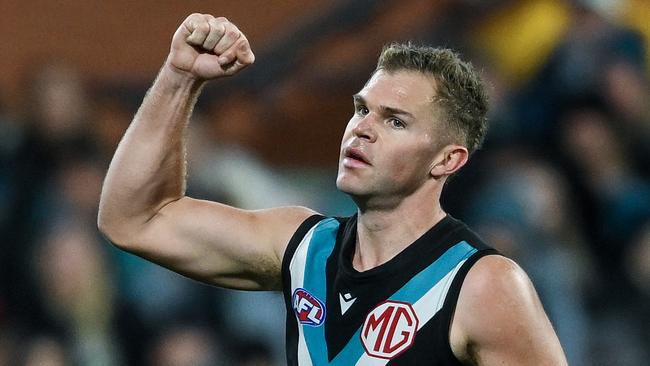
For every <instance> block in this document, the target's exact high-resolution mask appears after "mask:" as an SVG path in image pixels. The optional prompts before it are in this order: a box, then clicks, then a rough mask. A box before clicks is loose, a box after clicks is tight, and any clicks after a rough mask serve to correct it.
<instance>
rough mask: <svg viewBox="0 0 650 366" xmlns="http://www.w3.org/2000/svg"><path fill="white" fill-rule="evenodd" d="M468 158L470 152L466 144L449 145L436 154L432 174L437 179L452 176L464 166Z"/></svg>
mask: <svg viewBox="0 0 650 366" xmlns="http://www.w3.org/2000/svg"><path fill="white" fill-rule="evenodd" d="M468 158H469V152H468V151H467V148H466V147H465V146H461V145H447V146H445V147H443V148H442V150H440V152H439V153H438V155H436V158H435V160H434V163H433V166H432V167H431V171H430V173H431V176H433V177H434V178H435V179H440V178H443V177H447V176H450V175H452V174H454V173H455V172H456V171H457V170H458V169H460V168H462V167H463V166H464V165H465V163H467V159H468Z"/></svg>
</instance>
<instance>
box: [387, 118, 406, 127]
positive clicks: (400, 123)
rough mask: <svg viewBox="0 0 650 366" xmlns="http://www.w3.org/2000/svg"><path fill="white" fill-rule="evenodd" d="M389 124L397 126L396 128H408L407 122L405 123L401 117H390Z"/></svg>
mask: <svg viewBox="0 0 650 366" xmlns="http://www.w3.org/2000/svg"><path fill="white" fill-rule="evenodd" d="M388 124H389V125H390V126H391V127H392V128H395V129H398V130H401V129H404V128H406V123H404V121H402V120H401V119H399V118H395V117H392V118H389V119H388Z"/></svg>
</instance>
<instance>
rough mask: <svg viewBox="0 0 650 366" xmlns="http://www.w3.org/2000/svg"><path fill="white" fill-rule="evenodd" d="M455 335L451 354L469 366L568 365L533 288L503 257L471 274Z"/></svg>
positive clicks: (483, 260) (460, 301)
mask: <svg viewBox="0 0 650 366" xmlns="http://www.w3.org/2000/svg"><path fill="white" fill-rule="evenodd" d="M450 333H451V334H450V341H451V344H452V350H453V351H454V353H455V354H456V356H457V357H458V358H459V359H460V360H461V361H464V362H465V363H467V364H472V365H480V366H491V365H531V366H532V365H535V366H542V365H549V366H550V365H553V366H556V365H567V361H566V358H565V356H564V352H563V351H562V346H561V345H560V341H559V340H558V338H557V335H556V334H555V331H554V330H553V327H552V325H551V322H550V321H549V319H548V317H547V316H546V313H545V312H544V308H543V307H542V304H541V302H540V300H539V297H538V296H537V293H536V291H535V289H534V287H533V284H532V283H531V281H530V279H529V278H528V276H527V275H526V273H525V272H524V271H523V270H522V269H521V267H519V266H518V265H517V264H516V263H515V262H513V261H512V260H510V259H507V258H505V257H502V256H497V255H491V256H486V257H483V258H481V259H480V260H479V261H477V262H476V264H475V265H474V266H473V267H472V269H471V270H470V271H469V273H468V274H467V277H466V278H465V281H464V283H463V286H462V288H461V291H460V295H459V299H458V304H457V306H456V313H455V315H454V318H453V322H452V327H451V332H450Z"/></svg>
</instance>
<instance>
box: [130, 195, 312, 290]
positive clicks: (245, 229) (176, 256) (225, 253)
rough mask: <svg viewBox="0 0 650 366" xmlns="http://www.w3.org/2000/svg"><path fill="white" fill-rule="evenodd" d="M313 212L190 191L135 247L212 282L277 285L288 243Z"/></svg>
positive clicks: (164, 263) (161, 215)
mask: <svg viewBox="0 0 650 366" xmlns="http://www.w3.org/2000/svg"><path fill="white" fill-rule="evenodd" d="M312 214H314V212H313V211H311V210H308V209H306V208H302V207H282V208H275V209H269V210H260V211H247V210H241V209H238V208H234V207H231V206H227V205H224V204H220V203H216V202H210V201H203V200H196V199H192V198H188V197H185V198H182V199H180V200H178V201H174V202H172V203H170V204H168V205H166V206H165V207H163V208H162V209H161V210H160V211H159V212H158V213H157V214H156V215H155V216H154V217H152V218H151V219H150V220H149V221H148V222H147V223H146V224H144V225H142V227H141V230H139V231H138V236H137V238H134V241H135V243H134V245H133V246H132V247H131V249H130V250H131V251H132V252H133V253H134V254H136V255H139V256H141V257H144V258H145V259H148V260H150V261H152V262H155V263H158V264H160V265H162V266H164V267H167V268H169V269H171V270H173V271H175V272H178V273H180V274H183V275H185V276H187V277H191V278H194V279H197V280H199V281H202V282H206V283H209V284H213V285H217V286H221V287H228V288H237V289H247V290H275V289H279V287H280V278H281V273H280V272H281V264H282V255H283V253H284V250H285V249H286V246H287V243H288V242H289V239H290V238H291V236H292V235H293V233H294V232H295V230H296V229H297V227H298V226H299V225H300V224H301V223H302V222H303V221H304V220H305V219H306V218H307V217H309V216H311V215H312Z"/></svg>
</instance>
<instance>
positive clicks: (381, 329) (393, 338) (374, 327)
mask: <svg viewBox="0 0 650 366" xmlns="http://www.w3.org/2000/svg"><path fill="white" fill-rule="evenodd" d="M417 329H418V317H417V315H416V314H415V311H414V310H413V307H412V306H411V304H409V303H406V302H401V301H392V300H387V301H384V302H383V303H381V304H379V305H377V307H376V308H374V309H373V310H372V311H371V312H370V314H368V316H366V321H365V322H364V323H363V329H362V332H361V343H362V344H363V348H364V349H365V350H366V353H367V354H369V355H370V356H373V357H378V358H384V359H392V358H394V357H396V356H397V355H399V354H400V353H402V352H404V351H406V350H407V349H408V348H409V347H411V345H412V344H413V341H414V340H415V332H416V331H417Z"/></svg>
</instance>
